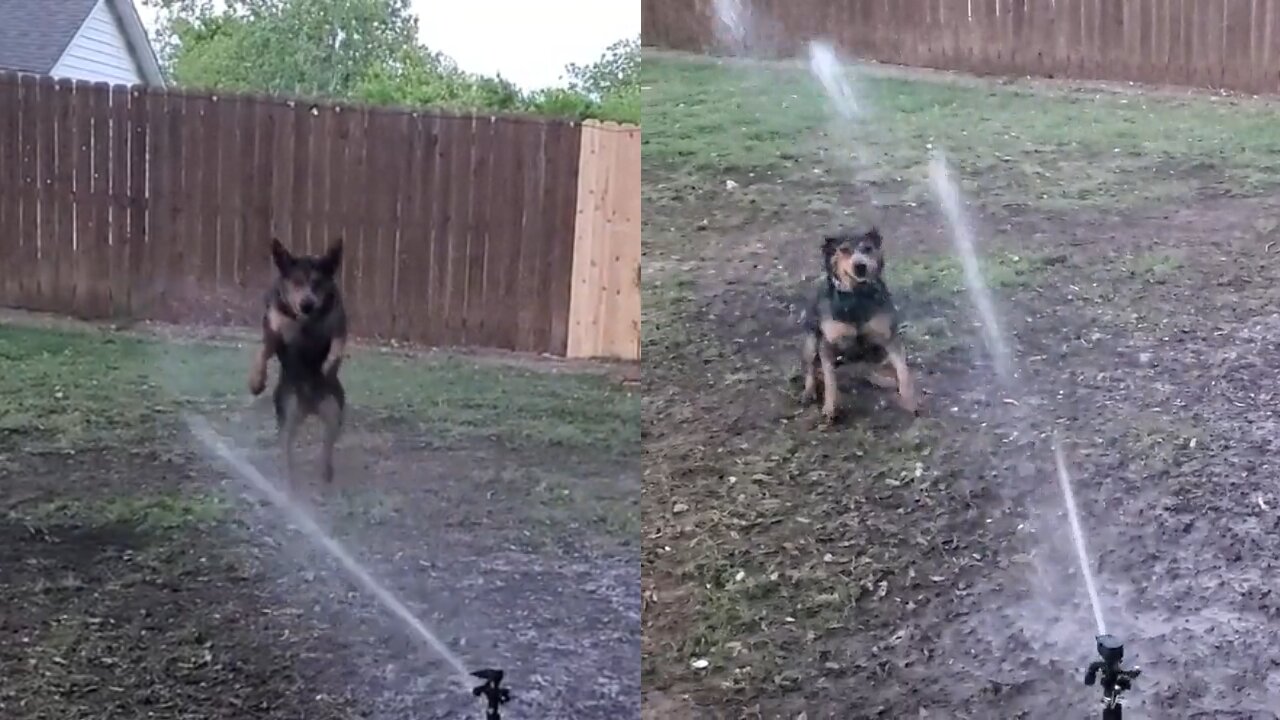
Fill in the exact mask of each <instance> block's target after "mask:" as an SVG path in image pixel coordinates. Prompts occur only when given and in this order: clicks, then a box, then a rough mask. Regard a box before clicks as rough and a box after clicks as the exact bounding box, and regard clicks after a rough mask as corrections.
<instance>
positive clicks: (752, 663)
mask: <svg viewBox="0 0 1280 720" xmlns="http://www.w3.org/2000/svg"><path fill="white" fill-rule="evenodd" d="M677 71H679V72H684V71H685V70H683V69H681V68H680V67H678V64H676V63H673V64H672V65H671V66H670V67H669V68H666V69H664V70H663V74H662V75H661V77H658V78H655V79H654V81H653V82H654V86H655V87H656V86H657V85H658V84H659V83H660V82H663V81H670V79H671V78H672V77H674V76H676V75H677V74H678V72H677ZM688 72H691V73H697V72H705V73H706V74H707V77H710V76H711V71H710V70H699V69H698V68H697V67H692V68H691V69H689V70H688ZM690 82H692V81H690ZM894 87H895V88H896V87H897V86H894ZM902 92H903V94H904V96H905V94H906V91H902ZM923 92H924V91H921V93H923ZM987 92H989V91H987V90H984V91H983V94H984V95H985V94H987ZM991 92H993V91H991ZM886 94H887V91H886ZM989 97H990V98H991V99H989V101H988V102H989V103H990V104H991V105H992V106H993V107H994V108H1003V105H1002V104H1001V103H1002V100H1001V99H1000V98H999V97H998V96H996V95H994V92H993V94H991V95H990V96H989ZM690 102H692V101H690ZM721 102H722V100H721ZM793 102H795V103H796V104H799V101H793ZM911 102H914V100H912V101H911ZM902 104H904V105H906V104H910V103H909V102H908V101H903V103H902ZM1045 104H1046V105H1047V104H1048V103H1045ZM993 112H998V110H993ZM1048 112H1054V111H1053V110H1052V109H1049V110H1048ZM655 114H656V113H655ZM649 117H651V115H650V114H649V112H648V106H646V118H647V127H646V142H648V138H649V137H650V134H651V133H654V132H655V128H657V129H658V130H659V131H661V130H662V129H664V128H663V126H662V124H661V121H662V119H664V118H666V119H672V120H671V122H672V123H673V125H672V126H671V127H675V124H674V123H677V120H675V119H678V118H680V117H681V115H680V113H679V112H676V111H671V112H670V114H669V115H667V116H660V117H659V120H658V122H649V121H648V118H649ZM709 121H710V120H709V117H708V118H707V122H709ZM696 122H697V121H696V120H692V121H689V123H688V124H689V125H694V124H696ZM767 122H768V119H767V118H761V119H760V125H761V127H765V126H766V123H767ZM744 127H745V126H744ZM665 129H666V130H668V131H670V127H668V128H665ZM966 129H967V130H968V132H969V133H971V134H977V133H978V132H980V131H981V130H982V128H975V127H973V126H968V127H967V128H966ZM671 132H673V131H671ZM763 133H764V131H763V130H761V134H763ZM660 139H661V140H666V138H660ZM796 144H797V145H802V143H796ZM1028 144H1035V140H1033V139H1029V140H1028ZM1032 152H1042V153H1043V152H1046V150H1045V149H1044V148H1043V147H1041V148H1039V149H1038V150H1033V151H1032ZM1009 154H1010V155H1014V158H1013V162H1011V163H1008V164H1007V166H1006V170H1005V171H1004V172H1005V173H1006V174H1005V175H998V174H994V172H993V174H992V175H990V176H987V177H982V178H981V179H979V180H978V183H979V185H980V187H982V188H1001V187H1005V186H1006V183H1013V182H1017V181H1018V180H1017V179H1016V177H1015V176H1016V175H1017V171H1018V152H1016V151H1010V152H1009ZM796 155H799V156H800V157H801V158H805V155H804V154H803V152H801V151H797V152H796ZM1100 162H1101V161H1100ZM648 163H649V161H648V156H646V192H647V193H648V194H649V197H653V198H655V199H656V200H657V201H658V202H657V203H654V206H657V207H660V208H661V209H660V210H659V211H658V213H657V214H655V215H652V216H650V217H648V218H646V220H647V222H649V223H650V225H649V227H648V230H649V232H648V234H646V256H645V273H646V285H647V286H652V287H653V288H654V290H652V291H651V295H650V296H647V297H646V305H645V312H646V318H645V332H646V347H645V353H646V354H645V358H646V360H645V362H646V367H645V376H644V390H643V395H644V427H643V442H644V452H645V456H644V467H645V497H644V508H643V524H644V549H643V560H642V563H643V565H642V568H643V569H642V575H643V588H644V610H643V624H644V647H645V657H644V687H645V693H646V696H645V705H646V712H647V713H650V714H651V716H652V717H655V718H656V717H691V718H694V717H697V718H700V717H743V718H797V717H806V718H810V719H812V718H873V717H886V718H906V717H922V718H923V717H930V718H934V717H937V718H991V717H1001V718H1005V717H1018V718H1049V717H1090V716H1096V714H1097V713H1098V709H1097V704H1098V701H1099V692H1098V689H1097V688H1096V687H1095V688H1086V687H1084V686H1083V684H1082V682H1081V678H1082V676H1083V671H1084V668H1085V666H1086V665H1087V664H1088V663H1089V662H1090V661H1092V660H1093V659H1095V653H1094V650H1093V644H1094V642H1093V636H1094V634H1095V633H1096V629H1095V626H1094V622H1093V616H1092V613H1091V611H1090V608H1089V602H1088V598H1087V595H1086V593H1085V591H1084V583H1083V580H1082V578H1081V576H1080V572H1079V570H1078V565H1077V563H1076V560H1075V555H1074V550H1073V546H1072V540H1071V535H1070V534H1069V531H1068V526H1067V522H1066V519H1065V515H1064V513H1063V510H1062V508H1063V502H1062V495H1061V493H1060V491H1059V488H1058V485H1057V483H1056V480H1055V474H1054V468H1053V454H1052V451H1051V447H1050V434H1051V433H1052V432H1056V433H1057V434H1058V435H1059V436H1060V437H1062V438H1063V440H1064V442H1065V445H1066V448H1067V455H1068V460H1069V463H1070V465H1071V469H1072V471H1073V474H1074V476H1075V491H1076V495H1077V502H1078V503H1079V506H1080V512H1081V516H1082V519H1083V523H1084V527H1085V529H1086V534H1087V538H1086V539H1087V544H1088V549H1089V554H1090V558H1091V562H1092V563H1093V565H1094V571H1095V573H1096V575H1097V580H1098V585H1099V591H1100V594H1101V596H1102V604H1103V607H1104V611H1105V612H1104V614H1105V618H1106V622H1107V624H1108V630H1110V631H1111V632H1113V633H1116V634H1119V635H1121V636H1122V637H1123V638H1124V639H1125V640H1126V643H1127V648H1128V657H1129V658H1130V659H1131V662H1133V663H1136V664H1138V665H1140V666H1141V667H1142V668H1143V671H1144V674H1143V676H1142V677H1141V678H1140V679H1139V681H1138V683H1137V689H1136V690H1135V691H1133V692H1131V693H1130V694H1129V697H1128V702H1127V703H1126V707H1127V709H1128V711H1129V712H1128V715H1129V716H1130V717H1143V718H1171V717H1178V718H1275V717H1280V716H1278V715H1277V712H1278V710H1277V708H1280V654H1277V653H1276V652H1275V651H1274V648H1275V647H1276V646H1277V643H1278V642H1280V599H1278V598H1277V597H1276V596H1275V594H1274V592H1273V584H1272V583H1271V581H1270V580H1269V578H1270V577H1271V576H1272V574H1273V572H1274V570H1275V566H1276V558H1277V557H1280V535H1278V534H1277V529H1280V521H1278V520H1277V510H1278V509H1280V494H1278V493H1277V492H1276V491H1275V488H1274V487H1272V484H1271V483H1270V481H1269V478H1270V477H1271V475H1272V473H1273V472H1274V461H1273V459H1272V458H1273V457H1274V451H1275V449H1276V448H1275V444H1276V442H1277V441H1276V437H1277V433H1276V430H1277V428H1276V422H1275V419H1274V412H1273V410H1272V405H1273V401H1274V398H1276V397H1277V393H1280V380H1277V374H1276V372H1275V368H1276V367H1277V363H1280V352H1278V351H1277V346H1276V343H1277V339H1280V311H1277V309H1276V308H1277V307H1280V289H1278V288H1280V284H1278V281H1280V269H1278V268H1277V267H1276V262H1275V259H1274V258H1275V257H1276V256H1275V255H1274V254H1273V253H1274V252H1275V251H1276V250H1277V249H1278V248H1280V235H1278V234H1277V233H1276V220H1275V219H1276V217H1277V213H1278V212H1280V204H1277V203H1276V202H1275V201H1274V199H1271V198H1264V197H1232V195H1236V194H1238V192H1237V191H1238V190H1239V187H1238V186H1235V185H1234V184H1233V182H1232V181H1231V179H1230V177H1229V174H1227V173H1224V172H1223V171H1222V169H1221V167H1216V166H1214V165H1213V164H1203V165H1202V164H1200V161H1198V160H1196V159H1195V158H1186V159H1184V160H1182V161H1179V162H1177V163H1176V165H1175V166H1176V167H1177V168H1178V177H1179V178H1180V182H1182V183H1184V186H1183V187H1182V188H1180V189H1178V190H1177V191H1176V192H1172V193H1171V194H1174V195H1177V200H1176V201H1172V200H1170V199H1168V198H1155V197H1150V196H1144V197H1139V198H1137V199H1136V200H1135V201H1126V202H1124V203H1113V204H1109V205H1106V206H1101V207H1100V206H1085V207H1082V208H1081V209H1078V210H1071V211H1067V210H1063V209H1060V208H1057V207H1054V208H1051V209H1046V208H1045V207H1044V204H1037V203H1035V202H1034V201H1032V202H1010V203H1007V204H1004V205H1001V204H1000V203H998V202H997V203H992V202H990V200H991V198H990V197H985V198H983V199H984V200H985V201H987V202H983V203H982V204H980V205H977V206H975V207H972V208H971V209H970V210H971V213H972V214H973V216H974V219H975V225H976V227H977V229H978V236H979V238H980V239H981V242H982V252H983V254H984V256H985V257H986V261H987V275H988V278H989V281H990V282H991V284H992V285H993V288H994V291H995V293H996V295H997V298H998V305H999V308H1000V310H1001V314H1002V320H1003V323H1004V330H1005V334H1006V335H1008V336H1009V337H1010V339H1011V342H1012V345H1013V347H1014V350H1015V356H1016V357H1017V359H1018V365H1019V367H1020V372H1019V378H1018V381H1017V382H1016V383H1015V387H1014V388H1012V389H1010V390H1008V391H1001V390H1000V388H999V386H998V384H997V382H996V379H995V377H994V374H993V372H992V371H991V369H990V366H989V363H988V360H987V358H986V353H985V352H984V351H983V350H982V349H981V348H982V346H981V340H980V337H979V334H978V330H977V327H976V324H975V318H974V313H973V310H972V305H971V304H970V302H969V300H968V298H967V296H966V295H965V294H964V292H963V278H962V276H961V274H960V271H959V268H958V266H957V265H956V263H955V261H954V260H953V259H952V258H951V253H950V251H949V244H948V240H947V238H946V236H945V234H944V232H945V225H944V224H943V222H942V220H941V218H940V217H939V216H938V215H937V214H936V213H935V212H934V211H932V210H931V209H930V208H928V207H927V205H925V204H922V203H915V204H913V203H906V202H902V201H901V200H900V199H901V198H903V197H910V195H909V194H908V193H907V192H904V191H903V189H902V187H901V185H898V186H889V187H886V186H885V185H879V186H877V185H876V184H875V183H867V184H864V185H858V184H856V183H855V184H852V185H850V184H847V183H843V182H841V181H840V180H839V178H838V176H835V175H833V174H829V173H824V174H822V175H819V176H818V179H816V180H815V179H814V177H815V175H814V173H816V172H817V171H816V170H815V171H814V172H813V173H809V172H808V171H809V168H808V167H803V166H804V163H805V160H803V159H802V160H801V162H799V163H797V164H798V165H801V166H802V169H801V170H800V172H804V173H805V176H793V177H792V179H790V180H783V181H779V184H777V185H774V184H772V181H769V182H768V184H766V181H765V180H763V179H760V176H761V175H762V174H763V173H757V174H756V176H755V177H756V178H757V182H759V184H752V180H751V178H752V176H751V175H747V174H745V173H743V174H737V175H733V177H736V178H739V186H738V187H736V188H735V187H726V185H725V184H724V182H723V180H722V179H721V178H723V177H724V175H720V176H719V177H715V176H708V177H706V178H704V179H703V181H702V182H701V184H699V183H698V182H697V181H696V180H695V179H691V178H690V177H689V176H688V175H685V174H682V173H681V172H677V171H676V169H674V166H675V165H676V164H675V163H673V164H672V167H665V168H660V171H659V172H655V173H650V172H649V171H648V168H649V165H648ZM814 164H815V165H817V166H819V167H823V169H824V170H826V169H828V168H827V167H825V166H823V164H822V163H819V162H817V161H814ZM729 172H733V171H732V170H730V171H729ZM1010 173H1012V175H1011V174H1010ZM695 177H696V176H695ZM1011 177H1015V179H1014V180H1010V179H1009V178H1011ZM806 178H807V179H806ZM1055 179H1057V178H1055ZM1063 179H1064V180H1068V179H1069V178H1063ZM672 186H679V187H685V188H686V191H685V194H686V196H687V199H686V200H684V201H681V200H677V199H673V198H672V197H671V195H670V192H669V190H670V187H672ZM894 194H896V195H897V196H898V198H899V200H898V201H894V200H892V199H889V200H887V201H886V199H885V198H886V197H891V196H893V195H894ZM1010 194H1012V193H1010ZM1049 194H1051V193H1049ZM997 199H998V198H997ZM873 203H879V207H875V208H873ZM650 206H651V205H650V204H648V203H647V204H646V207H650ZM832 208H853V209H855V212H854V214H855V215H859V216H861V217H862V218H863V219H868V217H869V218H870V219H872V220H874V221H876V222H878V223H879V225H880V226H881V228H882V229H883V230H884V231H885V233H886V248H887V252H888V253H889V260H888V264H889V281H890V283H891V287H892V288H893V290H894V292H895V297H896V298H897V299H898V300H899V301H900V305H901V307H902V309H903V313H904V316H905V320H906V321H907V323H908V328H907V331H906V332H907V336H908V345H909V348H910V351H911V353H912V356H913V357H912V364H913V366H914V367H915V368H917V370H918V372H919V373H920V376H921V383H922V384H923V386H924V388H925V390H926V391H927V393H928V395H927V400H926V404H927V416H926V417H923V418H920V419H915V420H913V419H910V418H906V417H903V416H902V414H901V413H900V412H899V411H898V410H896V408H894V407H893V405H892V404H891V403H889V402H888V398H886V397H885V396H884V393H883V392H882V391H878V390H872V389H871V388H869V387H860V386H857V385H853V384H851V385H850V387H849V391H850V392H851V393H852V394H851V395H849V396H846V402H847V405H848V407H847V410H846V413H845V417H844V419H843V421H842V422H841V423H839V424H838V425H837V426H836V427H833V428H824V427H822V426H821V424H820V423H819V422H818V420H819V413H818V411H817V409H816V408H803V407H801V406H800V405H799V403H798V400H797V398H798V386H797V385H796V384H795V380H794V377H793V376H794V375H795V372H796V369H797V360H796V340H797V336H796V320H797V319H798V316H799V311H800V309H801V308H802V307H803V305H802V303H803V298H804V294H805V293H806V292H808V288H810V287H811V281H812V279H813V278H814V276H815V274H816V271H817V269H818V262H817V248H818V243H819V242H820V239H821V232H822V231H823V230H824V229H826V228H828V227H830V226H831V225H832V224H833V222H834V221H833V219H832ZM651 238H653V239H654V240H656V241H651Z"/></svg>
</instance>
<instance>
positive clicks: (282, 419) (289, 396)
mask: <svg viewBox="0 0 1280 720" xmlns="http://www.w3.org/2000/svg"><path fill="white" fill-rule="evenodd" d="M275 406H276V430H277V432H278V435H279V442H280V448H281V449H282V450H283V451H284V464H285V473H286V474H285V477H286V479H287V480H288V481H289V484H290V485H292V484H293V482H294V479H295V478H296V477H297V474H296V473H295V472H294V461H293V446H294V443H295V441H296V440H297V438H298V428H300V427H302V406H301V404H300V403H299V402H298V395H297V393H296V392H292V391H289V390H287V389H285V387H284V385H283V384H281V385H277V386H276V392H275Z"/></svg>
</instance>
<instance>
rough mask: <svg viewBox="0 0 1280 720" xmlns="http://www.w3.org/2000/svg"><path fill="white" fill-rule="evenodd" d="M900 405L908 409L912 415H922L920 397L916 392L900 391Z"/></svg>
mask: <svg viewBox="0 0 1280 720" xmlns="http://www.w3.org/2000/svg"><path fill="white" fill-rule="evenodd" d="M897 397H898V407H900V408H902V409H903V410H906V411H907V412H909V413H911V414H912V415H916V416H919V415H920V398H919V396H917V395H916V394H914V393H912V394H910V395H903V394H902V393H898V396H897Z"/></svg>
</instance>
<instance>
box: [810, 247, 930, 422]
mask: <svg viewBox="0 0 1280 720" xmlns="http://www.w3.org/2000/svg"><path fill="white" fill-rule="evenodd" d="M822 262H823V269H824V270H825V273H824V274H825V279H824V280H823V284H822V287H821V289H820V290H819V291H818V292H817V294H816V297H815V298H814V300H813V303H812V304H811V305H810V306H809V310H808V312H807V313H806V314H805V319H804V330H805V336H804V356H803V363H804V395H803V399H804V401H805V402H806V403H811V402H814V401H815V400H817V399H818V383H819V378H818V368H819V366H820V367H821V368H822V378H821V384H822V399H823V403H822V414H823V415H825V416H826V418H827V420H828V421H834V420H835V418H836V412H837V409H836V406H837V403H838V402H839V394H840V391H839V388H838V387H837V386H836V365H837V364H838V363H839V361H841V360H843V361H845V362H849V363H853V364H856V365H858V366H860V367H861V369H862V375H863V377H864V378H865V379H866V380H868V381H869V382H871V383H872V384H874V385H876V386H877V387H882V388H893V387H896V388H897V389H898V403H899V404H900V405H901V406H902V407H903V408H904V409H906V410H907V411H908V412H912V413H915V412H917V407H918V405H917V400H916V396H915V388H914V387H913V385H912V381H911V372H910V370H909V369H908V368H907V356H906V352H905V351H904V350H903V347H902V341H901V338H899V336H898V314H897V310H896V309H895V308H894V306H893V299H892V298H891V297H890V295H889V288H888V287H887V286H885V283H884V278H883V272H884V251H883V248H882V239H881V237H880V231H879V230H878V229H876V228H874V227H873V228H871V229H870V230H868V231H866V232H863V233H840V234H836V235H832V236H830V237H827V238H825V239H824V240H823V242H822ZM886 365H887V366H888V367H889V368H890V369H892V371H893V375H894V377H888V376H887V375H885V374H884V372H883V371H884V369H885V366H886Z"/></svg>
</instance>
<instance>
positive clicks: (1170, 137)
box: [642, 53, 1280, 208]
mask: <svg viewBox="0 0 1280 720" xmlns="http://www.w3.org/2000/svg"><path fill="white" fill-rule="evenodd" d="M642 72H643V86H644V90H643V93H644V114H645V134H644V139H643V143H644V145H643V153H644V162H645V172H646V175H647V176H650V177H654V178H656V179H659V182H658V183H657V184H654V183H649V182H648V181H647V184H649V186H648V187H646V194H647V199H652V201H653V202H654V203H657V204H659V205H661V204H665V203H675V202H678V201H679V200H680V199H681V198H682V197H684V196H685V195H687V193H688V192H689V191H690V190H692V189H698V188H704V189H705V188H707V187H721V186H723V184H724V182H725V181H726V180H733V181H734V182H737V183H740V184H743V185H744V186H745V185H747V184H752V183H755V184H758V185H759V186H760V187H768V185H766V183H776V182H777V181H780V180H783V179H786V180H789V181H800V180H804V179H806V178H807V179H809V180H813V181H818V180H820V181H822V182H824V183H826V184H829V185H839V184H844V183H848V182H849V180H850V179H852V180H853V181H854V182H856V183H870V184H875V185H886V186H890V187H892V188H893V189H894V192H895V194H896V197H897V199H898V200H899V201H904V202H905V201H916V200H920V199H922V198H923V180H924V178H925V167H926V162H927V158H928V154H929V152H930V150H931V148H945V150H946V151H947V153H948V156H949V158H950V160H951V162H952V164H953V167H954V169H955V172H956V174H957V176H958V177H959V178H960V180H961V183H962V185H963V186H964V187H965V189H966V190H968V191H970V192H971V193H973V194H974V195H975V197H977V198H978V199H979V200H980V201H981V202H984V203H987V204H988V205H992V206H999V205H1002V204H1017V205H1035V206H1040V207H1056V208H1065V207H1071V208H1080V207H1088V206H1093V207H1114V206H1123V205H1128V204H1134V203H1145V202H1155V201H1161V200H1168V199H1170V198H1172V197H1177V196H1181V195H1184V194H1186V193H1187V192H1188V191H1189V190H1195V189H1199V188H1202V187H1204V186H1205V185H1217V186H1220V187H1221V188H1222V189H1223V190H1224V191H1229V192H1231V193H1236V194H1254V193H1257V192H1259V191H1261V190H1264V189H1266V188H1269V187H1274V186H1275V184H1276V178H1277V177H1280V175H1278V174H1277V173H1278V171H1280V125H1278V124H1277V123H1276V122H1275V112H1276V111H1275V108H1274V107H1272V106H1269V105H1265V104H1263V103H1260V102H1250V101H1246V100H1226V99H1222V98H1207V97H1201V98H1177V99H1175V98H1169V97H1154V96H1143V95H1121V94H1113V93H1095V92H1078V91H1077V92H1067V91H1057V92H1051V91H1046V90H1043V89H1034V90H1033V89H1026V88H1011V87H998V86H995V85H983V86H979V87H974V86H966V85H961V84H957V83H948V82H941V81H936V82H932V81H925V80H919V79H913V80H905V79H891V78H885V77H878V76H876V75H875V74H874V73H859V74H856V75H855V74H854V73H853V72H850V74H849V76H848V77H849V78H850V80H851V81H852V82H854V84H855V87H856V88H857V89H858V93H859V97H860V99H861V100H862V101H863V102H864V104H865V105H866V106H867V107H868V108H869V110H870V113H871V114H870V117H869V118H868V119H866V120H865V121H859V122H858V123H857V124H856V126H855V125H852V124H850V123H844V124H839V123H835V122H833V120H832V117H833V116H832V114H831V113H830V111H829V109H828V103H827V100H826V97H825V96H824V95H823V93H822V91H821V88H820V86H819V85H818V84H817V83H816V81H815V80H813V78H812V77H811V76H810V74H809V73H808V72H807V71H806V70H805V69H804V68H802V67H799V66H797V65H793V64H763V63H762V64H753V65H749V66H747V65H736V66H735V65H730V64H724V63H719V62H716V61H713V60H707V59H696V58H689V57H674V56H670V55H664V54H661V53H650V54H647V55H646V56H645V59H644V64H643V68H642Z"/></svg>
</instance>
